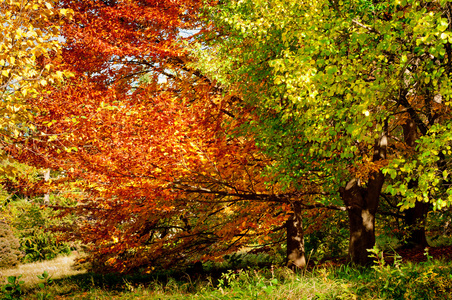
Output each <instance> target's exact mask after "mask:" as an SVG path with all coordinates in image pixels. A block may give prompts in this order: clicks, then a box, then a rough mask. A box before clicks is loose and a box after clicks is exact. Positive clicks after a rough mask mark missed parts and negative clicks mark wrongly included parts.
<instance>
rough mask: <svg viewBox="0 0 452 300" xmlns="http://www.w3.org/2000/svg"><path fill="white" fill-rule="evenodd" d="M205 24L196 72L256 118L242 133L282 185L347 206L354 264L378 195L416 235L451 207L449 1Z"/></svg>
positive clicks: (255, 8)
mask: <svg viewBox="0 0 452 300" xmlns="http://www.w3.org/2000/svg"><path fill="white" fill-rule="evenodd" d="M206 16H207V18H208V19H209V20H212V22H213V25H214V26H215V28H216V29H217V30H216V31H215V30H214V32H215V36H212V35H209V36H207V38H206V39H205V41H204V42H203V44H202V47H201V46H200V47H199V48H198V49H195V51H194V52H195V55H197V56H198V57H199V58H200V59H201V63H200V64H199V66H198V67H199V68H200V70H201V71H203V72H204V73H205V74H207V76H209V77H210V78H212V79H215V80H217V82H219V83H220V84H221V85H223V86H224V87H226V88H227V89H228V90H229V91H230V92H233V93H235V94H237V95H239V96H240V97H241V98H242V99H243V101H244V103H245V105H247V106H250V107H252V108H253V109H254V111H255V114H256V116H258V118H257V120H255V121H254V122H253V123H251V124H250V125H249V126H247V127H244V128H243V129H244V130H245V131H246V132H252V133H253V134H254V136H255V137H256V141H257V143H258V145H259V147H260V148H261V149H263V151H264V152H265V153H266V154H267V155H270V156H271V157H272V158H274V159H275V161H276V163H275V164H273V165H272V166H271V168H270V172H271V173H272V174H273V175H274V176H275V177H274V178H275V180H276V181H278V182H279V183H284V184H285V185H286V187H291V188H297V189H303V188H306V187H307V186H309V187H311V189H313V191H316V192H317V194H318V196H317V197H316V201H317V203H320V204H325V205H326V204H335V205H340V204H341V203H342V204H344V205H345V207H346V209H347V212H348V216H349V226H350V242H349V255H350V258H351V260H352V261H353V262H355V263H357V264H367V263H368V262H369V257H368V253H367V251H366V249H370V248H372V247H373V246H374V244H375V214H376V212H377V209H378V206H379V199H380V196H381V193H382V192H385V193H388V194H391V195H392V196H394V197H397V199H398V205H399V207H400V209H401V210H408V211H410V210H411V215H410V214H407V223H408V224H411V226H412V227H413V228H419V226H422V224H419V223H420V222H422V221H423V219H425V212H426V210H428V209H429V208H430V207H433V209H436V210H438V209H443V208H445V207H448V206H450V203H451V202H452V201H451V200H452V196H451V195H452V188H450V182H449V179H448V176H449V173H450V171H451V168H450V162H451V154H452V151H451V141H452V133H451V130H450V129H451V126H452V122H451V111H450V104H451V101H450V98H451V92H452V89H451V85H452V83H451V80H450V79H451V78H450V76H451V70H452V69H451V67H452V62H451V56H452V46H451V45H452V31H451V28H452V27H451V26H452V5H451V4H450V3H449V2H448V1H428V2H427V1H413V0H408V1H405V0H404V1H369V0H358V1H337V0H331V1H323V0H319V1H306V2H304V1H288V0H260V1H256V0H253V1H251V0H241V1H222V2H221V4H220V5H218V6H215V7H212V8H208V9H206ZM206 44H207V46H208V47H209V51H203V50H202V49H205V47H206ZM385 181H386V185H385V187H383V185H384V183H385ZM303 201H305V200H304V199H300V200H299V201H298V202H303ZM294 212H295V213H296V212H297V210H296V209H294ZM408 216H409V217H408ZM416 230H417V229H416ZM417 234H418V236H420V237H416V234H413V240H415V242H418V243H420V242H421V240H422V230H421V232H417ZM416 240H417V241H416Z"/></svg>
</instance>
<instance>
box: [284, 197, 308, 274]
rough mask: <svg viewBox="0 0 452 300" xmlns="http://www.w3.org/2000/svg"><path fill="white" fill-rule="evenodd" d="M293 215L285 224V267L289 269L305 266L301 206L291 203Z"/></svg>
mask: <svg viewBox="0 0 452 300" xmlns="http://www.w3.org/2000/svg"><path fill="white" fill-rule="evenodd" d="M292 210H293V214H292V215H291V216H290V218H289V220H287V222H286V228H287V257H286V260H287V266H288V267H290V268H295V269H296V268H303V267H304V266H306V257H305V249H304V232H303V222H302V218H301V210H302V209H301V204H300V203H298V202H293V203H292Z"/></svg>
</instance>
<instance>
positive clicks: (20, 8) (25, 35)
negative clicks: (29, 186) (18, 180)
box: [0, 0, 70, 174]
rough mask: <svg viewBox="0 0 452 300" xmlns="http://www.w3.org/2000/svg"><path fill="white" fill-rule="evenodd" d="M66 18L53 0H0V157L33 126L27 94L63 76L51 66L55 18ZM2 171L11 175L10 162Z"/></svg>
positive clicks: (55, 53) (57, 57)
mask: <svg viewBox="0 0 452 300" xmlns="http://www.w3.org/2000/svg"><path fill="white" fill-rule="evenodd" d="M66 17H67V18H69V17H70V11H68V10H67V9H56V8H55V7H54V1H43V0H32V1H11V0H8V1H6V0H5V1H0V32H1V35H0V37H1V39H0V99H1V101H0V113H1V126H0V127H1V131H0V134H1V144H2V150H0V156H1V158H2V159H3V160H4V159H6V155H5V152H4V150H3V148H4V147H6V146H8V145H9V144H10V143H12V138H14V137H18V136H20V135H23V134H26V132H27V131H29V130H31V129H33V126H32V124H31V123H30V121H31V119H32V117H33V113H34V107H33V105H32V101H33V99H36V98H37V97H40V95H41V93H45V91H46V87H47V86H48V85H51V84H56V83H58V82H61V81H62V80H63V79H64V76H68V75H69V74H68V73H66V72H65V71H64V70H58V69H56V66H55V64H59V63H61V45H60V41H59V39H58V35H59V32H60V31H59V26H60V22H62V20H63V19H64V18H66ZM1 170H2V173H3V174H11V172H13V171H14V168H12V167H11V164H2V167H1Z"/></svg>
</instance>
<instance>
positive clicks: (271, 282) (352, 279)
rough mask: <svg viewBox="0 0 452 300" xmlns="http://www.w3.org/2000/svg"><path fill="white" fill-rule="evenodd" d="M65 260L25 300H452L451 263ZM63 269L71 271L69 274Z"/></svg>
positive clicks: (31, 285)
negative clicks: (222, 266)
mask: <svg viewBox="0 0 452 300" xmlns="http://www.w3.org/2000/svg"><path fill="white" fill-rule="evenodd" d="M376 254H378V253H376ZM62 261H63V260H62V259H61V258H60V259H57V260H53V261H48V262H46V263H47V264H46V265H45V266H46V268H47V270H50V271H48V272H49V273H50V275H52V276H53V278H55V280H54V281H53V282H52V283H51V284H48V285H46V286H43V285H41V287H39V286H38V284H39V283H40V282H41V283H42V280H41V281H39V280H38V279H36V280H35V279H33V282H31V279H32V277H33V275H34V274H31V273H29V275H28V277H27V276H24V277H22V278H23V280H24V281H25V282H26V283H25V284H24V292H25V294H24V295H22V299H98V300H100V299H106V300H107V299H108V300H112V299H161V300H163V299H266V300H270V299H317V300H320V299H441V300H443V299H452V265H451V263H450V262H444V261H434V260H429V261H427V262H425V263H419V264H411V263H408V264H401V263H399V262H398V261H397V260H396V262H395V263H394V264H392V265H387V264H386V263H385V262H384V261H383V260H379V261H378V263H377V264H376V265H375V266H373V267H372V268H368V269H357V268H352V267H350V266H346V265H345V266H340V267H328V268H326V267H316V268H314V269H312V270H309V271H306V270H305V271H304V272H300V273H294V272H293V271H291V270H289V269H287V268H284V267H270V268H247V269H237V270H229V271H225V272H223V273H222V274H221V275H219V274H218V273H214V272H212V273H209V274H203V275H202V276H189V275H188V274H185V273H175V272H173V273H171V272H166V273H165V272H160V274H135V275H118V274H103V275H102V274H93V273H86V272H85V273H82V272H80V271H77V272H78V273H73V274H70V273H68V272H69V270H71V266H70V264H71V260H66V266H64V265H62ZM52 264H55V268H53V269H52V268H51V267H50V266H51V265H52ZM57 265H58V267H57ZM43 266H44V265H38V264H33V265H32V266H21V268H18V269H13V270H2V274H3V277H5V274H10V275H11V274H14V275H18V274H17V272H19V271H20V270H22V271H24V270H27V267H28V268H34V269H35V273H36V274H42V272H43V271H44V270H43V269H42V268H41V267H43ZM40 268H41V269H40ZM58 270H66V271H65V272H66V273H64V274H66V275H64V274H63V271H61V272H59V271H58ZM10 275H8V276H10ZM22 278H21V279H22ZM3 296H4V295H3ZM0 299H2V298H1V294H0Z"/></svg>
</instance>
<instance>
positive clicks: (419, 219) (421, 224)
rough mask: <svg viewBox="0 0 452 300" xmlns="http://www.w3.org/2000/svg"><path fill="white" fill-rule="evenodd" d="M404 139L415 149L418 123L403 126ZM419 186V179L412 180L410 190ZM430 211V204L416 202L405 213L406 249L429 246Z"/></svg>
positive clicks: (408, 122)
mask: <svg viewBox="0 0 452 300" xmlns="http://www.w3.org/2000/svg"><path fill="white" fill-rule="evenodd" d="M402 128H403V138H404V140H405V144H406V145H407V146H408V147H409V148H412V149H414V147H415V146H416V139H417V135H418V134H417V128H416V123H415V122H414V121H413V120H411V119H409V120H407V121H406V123H405V124H404V125H403V126H402ZM417 185H418V182H417V179H414V180H411V181H410V182H409V183H408V188H410V189H411V188H415V187H416V186H417ZM428 210H429V204H428V203H424V202H416V203H415V204H414V207H413V208H409V209H407V210H406V211H405V218H404V221H405V226H406V230H407V238H406V241H405V242H406V243H405V245H404V246H403V247H404V248H408V249H412V248H424V247H427V246H428V243H427V238H426V236H425V221H426V218H427V213H428Z"/></svg>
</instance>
